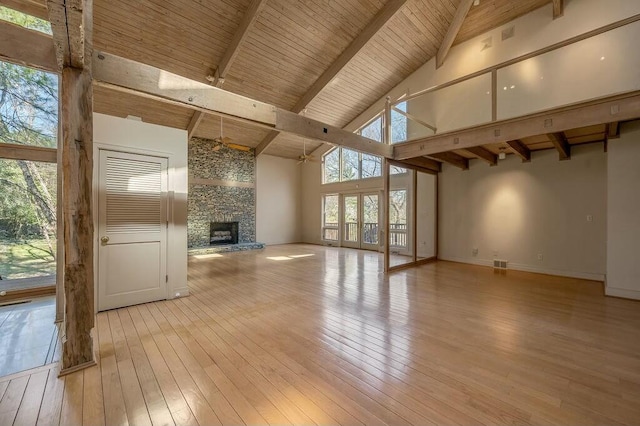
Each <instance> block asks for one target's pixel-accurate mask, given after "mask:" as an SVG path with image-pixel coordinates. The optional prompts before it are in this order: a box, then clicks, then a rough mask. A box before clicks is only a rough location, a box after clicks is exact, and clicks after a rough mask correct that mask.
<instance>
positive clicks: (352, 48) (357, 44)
mask: <svg viewBox="0 0 640 426" xmlns="http://www.w3.org/2000/svg"><path fill="white" fill-rule="evenodd" d="M406 2H407V0H389V1H387V3H386V4H385V5H384V6H383V7H382V9H380V10H379V11H378V13H376V16H374V18H373V19H372V20H371V21H370V22H369V23H368V24H367V26H366V27H365V28H364V29H363V30H362V31H361V32H360V34H358V36H357V37H356V38H355V39H354V40H353V41H352V42H351V44H349V46H347V48H346V49H345V50H344V51H343V52H342V53H341V54H340V56H339V57H338V59H336V60H335V61H334V62H333V63H332V64H331V65H330V66H329V68H327V69H326V70H325V71H324V72H323V73H322V75H321V76H320V77H318V79H317V80H316V81H315V82H314V83H313V84H312V85H311V87H310V88H309V90H307V92H306V93H305V94H304V95H302V97H301V98H300V99H299V100H298V102H296V104H295V105H294V106H293V108H292V109H291V111H292V112H295V113H296V114H298V113H300V112H302V110H304V109H305V108H306V107H307V106H308V105H309V104H310V103H311V101H313V100H314V99H315V98H316V96H318V95H319V94H320V92H322V90H324V88H325V87H327V85H328V84H329V83H330V82H331V81H332V80H333V79H334V78H335V77H336V76H337V75H338V73H339V72H340V71H342V69H344V67H345V66H347V64H348V63H349V62H351V60H352V59H353V58H354V57H355V56H356V55H357V54H358V53H359V52H360V51H361V50H362V48H363V47H364V46H366V44H367V43H368V42H369V41H370V40H371V39H372V38H373V37H374V36H375V35H376V34H377V33H378V32H379V31H380V30H381V29H382V28H384V26H385V25H386V24H387V22H389V20H390V19H391V18H393V17H394V16H395V14H396V13H397V12H398V11H399V10H400V9H401V8H402V6H404V4H405V3H406ZM277 136H278V134H277V133H275V132H272V133H269V134H268V135H267V136H266V137H265V138H264V139H263V140H262V142H260V143H259V144H258V146H257V147H256V151H255V152H256V157H257V156H258V155H260V154H261V153H262V152H264V151H265V150H266V149H267V148H268V147H269V145H271V143H272V142H273V140H274V139H275V138H276V137H277Z"/></svg>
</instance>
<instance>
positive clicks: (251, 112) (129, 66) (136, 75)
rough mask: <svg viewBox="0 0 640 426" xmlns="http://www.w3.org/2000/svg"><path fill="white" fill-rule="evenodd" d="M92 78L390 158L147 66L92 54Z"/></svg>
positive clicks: (323, 127)
mask: <svg viewBox="0 0 640 426" xmlns="http://www.w3.org/2000/svg"><path fill="white" fill-rule="evenodd" d="M93 76H94V79H95V81H96V82H98V84H100V82H102V83H103V84H106V85H108V87H109V88H111V89H113V90H122V91H125V92H127V93H134V94H139V95H140V96H145V97H153V98H154V99H157V100H159V101H165V102H169V103H172V104H174V105H181V106H184V107H187V108H192V109H194V110H199V111H202V112H205V113H208V114H215V115H223V116H225V117H228V118H231V119H235V120H239V121H243V122H250V123H253V124H255V125H258V126H261V127H267V128H270V129H273V130H277V131H280V132H286V133H292V134H295V135H298V136H301V137H305V138H310V139H317V140H320V141H323V142H327V143H330V144H334V145H341V146H345V147H348V148H352V149H355V150H358V151H361V152H364V153H368V154H373V155H379V156H382V157H385V158H390V157H391V155H392V152H393V148H392V147H391V146H389V145H384V144H381V143H379V142H376V141H373V140H371V139H367V138H364V137H362V136H360V135H357V134H355V133H352V132H349V131H346V130H343V129H340V128H338V127H334V126H330V125H328V124H325V123H322V122H319V121H316V120H312V119H310V118H308V117H303V116H300V115H298V114H295V113H293V112H291V111H286V110H283V109H281V108H278V107H276V106H274V105H270V104H267V103H264V102H260V101H256V100H253V99H250V98H247V97H245V96H241V95H238V94H235V93H231V92H227V91H225V90H222V89H220V88H217V87H214V86H211V85H208V84H205V83H200V82H198V81H194V80H190V79H188V78H185V77H181V76H178V75H175V74H171V73H169V72H167V71H163V70H161V69H159V68H156V67H152V66H150V65H145V64H141V63H139V62H135V61H132V60H129V59H124V58H120V57H118V56H115V55H110V54H107V53H102V52H95V54H94V61H93Z"/></svg>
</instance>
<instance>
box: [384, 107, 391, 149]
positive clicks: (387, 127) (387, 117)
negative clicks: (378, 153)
mask: <svg viewBox="0 0 640 426" xmlns="http://www.w3.org/2000/svg"><path fill="white" fill-rule="evenodd" d="M382 123H383V125H384V129H383V130H384V131H383V132H382V133H383V135H382V141H383V142H384V143H386V144H387V145H391V98H390V97H389V96H387V100H386V101H385V103H384V120H382Z"/></svg>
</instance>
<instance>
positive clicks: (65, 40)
mask: <svg viewBox="0 0 640 426" xmlns="http://www.w3.org/2000/svg"><path fill="white" fill-rule="evenodd" d="M84 4H85V0H47V10H48V11H49V22H51V31H52V32H53V45H54V48H55V51H56V57H57V59H58V66H59V67H60V68H62V67H63V66H66V67H74V68H77V69H82V68H83V67H84V65H85V57H84V56H85V46H84V43H85V32H86V28H85V27H84V26H83V9H84Z"/></svg>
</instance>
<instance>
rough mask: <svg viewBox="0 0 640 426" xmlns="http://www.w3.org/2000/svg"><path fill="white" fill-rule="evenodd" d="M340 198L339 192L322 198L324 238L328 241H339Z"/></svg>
mask: <svg viewBox="0 0 640 426" xmlns="http://www.w3.org/2000/svg"><path fill="white" fill-rule="evenodd" d="M338 199H339V197H338V195H337V194H332V195H325V196H324V197H323V199H322V239H323V240H326V241H338V201H339V200H338Z"/></svg>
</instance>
